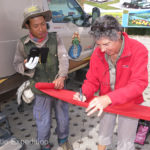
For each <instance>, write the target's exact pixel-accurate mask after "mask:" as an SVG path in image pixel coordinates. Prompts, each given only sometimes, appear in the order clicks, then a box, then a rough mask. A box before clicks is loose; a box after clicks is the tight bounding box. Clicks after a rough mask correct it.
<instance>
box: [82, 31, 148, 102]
mask: <svg viewBox="0 0 150 150" xmlns="http://www.w3.org/2000/svg"><path fill="white" fill-rule="evenodd" d="M123 36H124V39H125V45H124V49H123V53H122V55H121V57H120V59H119V60H118V61H117V64H116V83H115V89H114V90H113V91H112V90H111V88H110V76H109V66H108V63H107V61H106V60H105V53H103V52H101V50H100V48H99V47H97V48H96V49H95V50H94V52H93V54H92V56H91V60H90V67H89V70H88V72H87V75H86V80H85V81H84V83H83V86H82V91H83V94H85V96H86V97H87V98H90V97H92V96H93V95H94V93H95V92H96V91H98V90H100V92H99V95H108V96H109V97H110V99H111V101H112V105H114V104H124V103H127V102H134V103H137V104H139V103H141V102H143V96H142V93H143V91H144V89H145V88H146V87H147V85H148V71H147V64H148V51H147V49H146V47H145V46H144V45H143V44H141V43H140V42H138V41H136V40H134V39H131V38H129V37H128V35H127V34H126V33H123Z"/></svg>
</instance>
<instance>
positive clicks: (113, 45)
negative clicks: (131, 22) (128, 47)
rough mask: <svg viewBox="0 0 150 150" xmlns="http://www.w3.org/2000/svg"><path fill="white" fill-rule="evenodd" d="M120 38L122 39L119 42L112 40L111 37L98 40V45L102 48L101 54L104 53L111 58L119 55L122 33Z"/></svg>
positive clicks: (119, 35)
mask: <svg viewBox="0 0 150 150" xmlns="http://www.w3.org/2000/svg"><path fill="white" fill-rule="evenodd" d="M118 37H120V38H118V39H117V40H111V39H110V38H109V37H102V38H99V39H98V40H96V44H97V46H98V47H99V48H100V50H101V52H104V53H106V54H107V55H109V56H114V55H117V54H118V53H119V51H120V49H121V45H122V40H121V33H120V32H118Z"/></svg>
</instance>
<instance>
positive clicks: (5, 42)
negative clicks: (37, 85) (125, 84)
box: [0, 0, 99, 95]
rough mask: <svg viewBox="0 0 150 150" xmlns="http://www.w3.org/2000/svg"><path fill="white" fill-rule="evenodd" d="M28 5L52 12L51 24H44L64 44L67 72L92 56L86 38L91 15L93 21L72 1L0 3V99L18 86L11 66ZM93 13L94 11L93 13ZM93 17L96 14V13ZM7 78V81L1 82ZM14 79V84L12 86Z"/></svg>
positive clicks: (21, 34) (90, 38)
mask: <svg viewBox="0 0 150 150" xmlns="http://www.w3.org/2000/svg"><path fill="white" fill-rule="evenodd" d="M31 5H39V6H40V7H41V8H43V9H44V10H47V9H50V10H51V11H52V20H51V21H50V22H49V23H48V24H49V31H51V32H52V31H54V32H58V33H59V34H60V36H61V37H62V39H63V41H64V44H65V46H66V49H67V50H68V54H69V57H70V60H69V63H70V67H69V72H73V71H76V70H78V69H80V68H83V67H85V66H86V65H87V64H88V62H89V58H90V56H91V54H92V52H93V49H94V44H95V43H94V41H93V38H92V37H91V36H90V35H89V31H90V26H91V23H92V22H93V20H92V19H95V14H94V15H93V16H94V17H92V15H89V14H86V13H85V12H84V10H83V8H82V7H81V6H80V4H79V3H78V2H77V1H76V0H13V2H11V3H10V1H9V0H1V1H0V20H1V21H0V91H1V92H0V95H1V94H3V92H4V93H5V92H6V91H9V90H8V89H14V88H16V87H18V85H19V84H20V82H19V79H18V77H14V76H15V75H16V72H15V70H14V68H13V65H12V64H13V58H14V54H15V50H16V43H17V40H18V39H19V38H20V37H21V36H23V35H25V34H26V33H27V31H26V30H24V29H21V24H22V21H23V11H24V9H25V8H26V7H29V6H31ZM93 10H94V9H93ZM97 11H98V9H96V11H95V12H97ZM97 13H98V14H99V12H97ZM97 16H98V15H97ZM76 35H77V36H78V38H79V41H78V43H79V46H75V47H74V46H73V44H72V43H73V39H74V37H75V36H76ZM12 76H13V77H14V79H13V80H14V82H12V81H10V82H9V85H8V84H7V85H8V86H7V87H5V85H4V84H5V82H6V83H7V82H8V80H10V79H12ZM7 77H8V80H5V79H7ZM16 78H17V81H18V82H15V80H16ZM4 80H5V81H4ZM3 81H4V82H3ZM13 83H15V84H13ZM10 87H11V88H10ZM4 89H5V90H4ZM2 91H3V92H2Z"/></svg>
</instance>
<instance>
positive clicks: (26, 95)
mask: <svg viewBox="0 0 150 150" xmlns="http://www.w3.org/2000/svg"><path fill="white" fill-rule="evenodd" d="M34 98H35V97H34V93H33V92H32V90H31V88H26V89H25V90H24V91H23V93H22V99H23V100H24V102H25V103H27V104H29V103H31V102H32V101H33V100H34Z"/></svg>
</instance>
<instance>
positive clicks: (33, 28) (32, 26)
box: [26, 16, 47, 39]
mask: <svg viewBox="0 0 150 150" xmlns="http://www.w3.org/2000/svg"><path fill="white" fill-rule="evenodd" d="M26 27H27V28H28V29H29V31H30V33H31V34H32V35H33V36H34V37H36V38H38V39H41V38H44V37H45V34H46V33H47V26H46V21H45V19H44V17H43V16H38V17H35V18H31V19H29V24H26Z"/></svg>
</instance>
